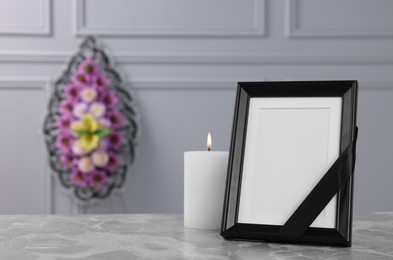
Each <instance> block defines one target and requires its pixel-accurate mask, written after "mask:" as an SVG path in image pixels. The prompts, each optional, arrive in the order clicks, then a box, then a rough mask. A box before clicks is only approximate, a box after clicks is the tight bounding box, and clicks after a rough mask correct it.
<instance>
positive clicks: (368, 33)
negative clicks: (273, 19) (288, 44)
mask: <svg viewBox="0 0 393 260" xmlns="http://www.w3.org/2000/svg"><path fill="white" fill-rule="evenodd" d="M299 3H300V0H286V2H285V5H286V7H285V8H286V10H285V13H286V14H285V35H286V37H287V38H391V37H393V29H383V28H380V29H337V30H324V29H318V28H316V29H302V28H301V27H300V26H299V21H298V19H299V18H298V17H299V9H300V4H299Z"/></svg>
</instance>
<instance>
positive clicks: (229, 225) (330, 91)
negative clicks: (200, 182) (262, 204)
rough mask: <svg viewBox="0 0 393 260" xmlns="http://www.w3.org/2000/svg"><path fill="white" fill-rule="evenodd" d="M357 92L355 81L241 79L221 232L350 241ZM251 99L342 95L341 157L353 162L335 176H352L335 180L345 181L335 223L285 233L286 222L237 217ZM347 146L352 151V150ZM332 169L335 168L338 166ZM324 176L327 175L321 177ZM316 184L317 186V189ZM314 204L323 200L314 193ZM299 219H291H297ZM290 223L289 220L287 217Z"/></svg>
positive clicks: (289, 240)
mask: <svg viewBox="0 0 393 260" xmlns="http://www.w3.org/2000/svg"><path fill="white" fill-rule="evenodd" d="M357 92H358V84H357V81H355V80H348V81H295V82H293V81H283V82H239V83H238V88H237V95H236V104H235V112H234V120H233V128H232V137H231V145H230V152H229V162H228V173H227V180H226V190H225V198H224V206H223V218H222V226H221V236H222V237H224V238H225V239H232V240H251V241H254V240H255V241H267V242H283V243H300V244H323V245H332V246H343V247H348V246H351V244H352V204H353V199H352V197H353V171H354V160H355V150H356V146H355V145H354V144H355V143H356V138H357V127H356V112H357ZM253 98H273V99H274V98H290V99H293V98H294V99H297V98H339V99H340V100H341V117H340V121H341V122H339V123H340V130H339V131H340V132H339V144H338V145H339V148H338V149H339V156H340V158H342V157H343V156H344V157H345V154H344V153H346V154H348V156H347V157H345V158H344V160H347V161H346V162H348V161H350V162H351V163H350V164H351V165H350V166H348V168H347V169H345V170H346V171H344V170H342V166H340V167H341V168H340V171H341V172H340V173H338V175H336V177H335V178H336V179H339V178H341V177H340V176H341V175H343V174H342V172H344V173H348V179H346V181H345V183H344V181H341V179H340V180H339V181H337V182H338V183H340V185H341V186H340V189H339V191H338V192H337V194H336V198H337V203H336V211H335V212H336V213H335V226H334V227H332V228H321V227H309V226H307V227H306V228H305V230H303V232H302V231H301V230H298V232H296V230H295V231H294V230H290V231H294V233H293V234H291V232H289V233H288V232H283V227H284V225H277V224H266V223H244V222H239V208H240V207H241V206H242V204H241V203H240V199H241V196H240V195H241V189H242V181H243V168H244V167H245V165H244V155H245V152H246V149H247V148H246V140H247V134H248V129H247V126H248V123H249V122H248V119H249V113H250V111H249V109H250V100H252V99H253ZM273 102H274V101H273ZM348 150H351V151H350V152H348ZM348 158H349V159H348ZM337 161H338V160H337ZM337 161H336V162H337ZM352 163H353V164H352ZM335 164H336V163H335ZM347 165H348V163H347ZM332 168H334V165H333V166H332ZM332 168H330V170H329V172H331V173H333V174H335V173H336V172H337V170H335V169H332ZM337 169H338V168H337ZM340 174H341V175H340ZM326 176H327V174H326V175H325V176H324V177H323V178H325V177H326ZM337 176H338V177H337ZM322 182H323V181H322V180H321V181H320V182H319V183H318V185H319V186H321V185H322V186H323V185H325V188H326V186H328V185H327V184H326V183H328V182H329V181H326V182H325V184H324V183H322ZM341 182H342V183H341ZM321 183H322V184H321ZM330 184H331V183H329V185H330ZM318 185H316V186H315V188H314V190H315V189H316V187H317V186H318ZM319 188H324V187H319ZM314 190H313V191H314ZM310 195H311V193H310ZM265 199H269V198H265ZM314 203H316V204H318V203H319V200H318V197H317V199H315V198H314ZM302 206H303V204H302ZM296 207H298V206H296ZM297 210H298V211H299V210H301V207H300V206H299V207H298V208H297ZM303 213H304V212H303ZM294 215H295V214H293V215H292V216H291V218H292V217H293V216H294ZM298 215H299V214H298ZM300 215H301V217H302V218H307V216H305V215H307V213H306V214H303V215H302V214H300ZM298 220H299V218H298V219H294V220H293V221H294V222H295V224H296V221H298ZM311 220H312V219H310V220H309V222H310V221H311ZM287 222H289V220H288V221H287ZM311 222H312V221H311ZM311 222H310V223H311ZM285 224H287V223H285ZM295 226H296V225H295ZM285 231H287V230H285Z"/></svg>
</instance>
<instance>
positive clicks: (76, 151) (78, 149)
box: [72, 142, 86, 155]
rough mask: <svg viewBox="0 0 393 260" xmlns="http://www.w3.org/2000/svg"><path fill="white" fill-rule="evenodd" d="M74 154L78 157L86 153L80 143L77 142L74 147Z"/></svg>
mask: <svg viewBox="0 0 393 260" xmlns="http://www.w3.org/2000/svg"><path fill="white" fill-rule="evenodd" d="M72 152H73V153H74V154H76V155H84V154H85V153H86V151H85V150H84V149H83V148H82V146H81V144H80V142H75V143H74V145H73V146H72Z"/></svg>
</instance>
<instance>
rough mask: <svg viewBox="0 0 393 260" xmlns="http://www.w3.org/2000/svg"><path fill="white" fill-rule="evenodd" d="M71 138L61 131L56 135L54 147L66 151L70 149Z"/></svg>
mask: <svg viewBox="0 0 393 260" xmlns="http://www.w3.org/2000/svg"><path fill="white" fill-rule="evenodd" d="M72 144H73V140H72V137H71V135H68V134H64V133H61V134H59V135H58V136H57V137H56V147H57V148H58V149H59V150H60V151H61V152H62V153H67V152H68V151H70V150H71V147H72Z"/></svg>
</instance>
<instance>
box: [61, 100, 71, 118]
mask: <svg viewBox="0 0 393 260" xmlns="http://www.w3.org/2000/svg"><path fill="white" fill-rule="evenodd" d="M73 110H74V102H73V101H72V100H70V99H65V100H63V101H61V102H60V108H59V111H60V113H61V114H63V115H71V113H72V111H73Z"/></svg>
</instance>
